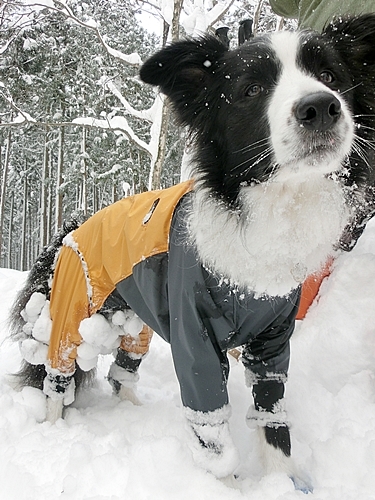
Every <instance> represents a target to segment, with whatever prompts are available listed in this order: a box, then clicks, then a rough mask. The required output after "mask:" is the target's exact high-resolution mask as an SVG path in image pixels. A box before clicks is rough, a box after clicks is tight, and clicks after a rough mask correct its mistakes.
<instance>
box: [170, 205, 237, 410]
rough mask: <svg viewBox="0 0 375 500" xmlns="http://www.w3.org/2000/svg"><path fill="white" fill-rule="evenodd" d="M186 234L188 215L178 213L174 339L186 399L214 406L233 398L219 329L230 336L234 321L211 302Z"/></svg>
mask: <svg viewBox="0 0 375 500" xmlns="http://www.w3.org/2000/svg"><path fill="white" fill-rule="evenodd" d="M185 209H186V207H185ZM181 211H182V212H184V208H182V210H181ZM177 212H178V211H176V213H177ZM186 238H187V236H186V230H185V225H184V222H183V217H181V218H180V217H179V216H178V215H177V216H176V215H175V217H174V219H173V222H172V230H171V234H170V251H169V264H168V301H169V312H170V344H171V350H172V355H173V361H174V364H175V370H176V374H177V378H178V381H179V384H180V390H181V399H182V403H183V405H184V406H185V407H189V408H191V409H192V410H196V411H202V412H210V411H214V410H217V409H218V408H222V407H223V406H224V405H226V404H227V403H228V393H227V388H226V385H227V376H228V370H229V365H228V359H227V357H226V353H225V351H223V350H222V349H220V347H219V345H218V343H217V340H216V337H215V335H214V333H217V331H218V330H219V329H220V330H221V331H222V334H223V336H226V335H228V334H229V332H230V330H231V326H230V325H227V324H226V320H225V318H223V317H222V316H221V315H218V317H216V318H213V315H214V313H213V314H210V311H215V305H214V304H210V303H209V301H210V295H209V293H208V292H207V286H206V283H205V278H204V273H203V270H202V266H201V264H200V263H199V262H198V259H197V256H196V254H195V251H194V249H193V248H192V247H191V246H190V245H184V242H185V241H186ZM214 320H216V321H217V324H215V332H214V331H213V328H212V322H213V321H214Z"/></svg>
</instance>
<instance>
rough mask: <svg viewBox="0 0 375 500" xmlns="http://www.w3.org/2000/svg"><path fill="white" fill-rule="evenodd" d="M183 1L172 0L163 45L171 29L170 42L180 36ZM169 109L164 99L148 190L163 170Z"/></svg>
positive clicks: (156, 183) (157, 185) (155, 185)
mask: <svg viewBox="0 0 375 500" xmlns="http://www.w3.org/2000/svg"><path fill="white" fill-rule="evenodd" d="M182 4H183V0H174V3H173V18H172V26H171V27H170V26H168V25H167V23H166V22H165V21H164V25H163V45H165V44H166V42H167V40H168V35H169V29H170V28H171V40H172V42H175V41H177V40H178V39H179V36H180V16H181V9H182ZM169 116H170V108H169V104H168V102H167V101H166V100H165V99H164V100H163V105H162V109H161V120H160V128H159V131H158V134H159V137H158V148H157V155H156V158H155V161H154V162H151V172H150V174H151V175H150V181H149V188H150V189H160V187H161V185H160V180H161V172H162V168H163V163H164V158H165V149H166V144H167V138H168V125H169Z"/></svg>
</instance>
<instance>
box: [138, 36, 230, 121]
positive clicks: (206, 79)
mask: <svg viewBox="0 0 375 500" xmlns="http://www.w3.org/2000/svg"><path fill="white" fill-rule="evenodd" d="M227 50H228V49H227V47H225V45H224V44H223V43H222V42H221V41H220V40H219V39H218V38H216V37H213V36H209V35H207V36H205V37H202V38H199V39H194V40H192V39H188V40H183V41H179V42H175V43H172V44H171V45H169V46H168V47H166V48H164V49H162V50H160V51H159V52H157V53H156V54H154V55H153V56H152V57H151V58H150V59H148V60H147V61H146V62H145V63H144V64H143V66H142V67H141V70H140V77H141V80H143V81H144V82H145V83H150V84H151V85H157V86H158V87H160V90H161V91H162V92H163V93H164V94H166V95H167V96H168V97H169V98H170V99H171V101H172V103H173V105H174V108H175V110H176V111H177V113H178V115H179V118H180V121H181V122H182V123H184V124H188V125H192V117H193V115H194V114H195V115H197V113H198V114H199V111H200V110H201V107H202V106H206V107H207V106H208V105H209V104H208V103H207V102H206V103H205V102H204V101H205V99H206V97H207V89H208V87H209V86H210V85H211V83H212V82H213V80H214V78H215V73H216V72H217V70H218V68H219V66H220V62H221V60H222V57H223V55H224V54H225V53H226V52H227Z"/></svg>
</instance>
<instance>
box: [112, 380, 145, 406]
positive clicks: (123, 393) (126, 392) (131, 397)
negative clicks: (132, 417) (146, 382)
mask: <svg viewBox="0 0 375 500" xmlns="http://www.w3.org/2000/svg"><path fill="white" fill-rule="evenodd" d="M117 395H118V397H119V398H120V399H121V401H130V402H131V403H133V405H135V406H142V403H141V402H140V401H139V399H138V397H137V395H136V393H135V392H134V390H133V389H131V388H130V387H125V386H124V385H122V386H121V387H120V390H119V391H118V393H117Z"/></svg>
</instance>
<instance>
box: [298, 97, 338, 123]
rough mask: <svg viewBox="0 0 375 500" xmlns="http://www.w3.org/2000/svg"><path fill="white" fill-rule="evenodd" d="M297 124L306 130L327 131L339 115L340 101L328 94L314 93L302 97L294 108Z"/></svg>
mask: <svg viewBox="0 0 375 500" xmlns="http://www.w3.org/2000/svg"><path fill="white" fill-rule="evenodd" d="M294 114H295V116H296V118H297V120H298V122H299V123H300V124H301V125H302V126H303V127H304V128H306V129H307V130H315V131H318V132H324V131H326V130H329V129H330V128H331V127H332V126H333V125H334V124H335V123H336V122H337V120H338V118H339V116H340V114H341V104H340V101H339V100H338V99H337V97H335V96H334V95H333V94H330V93H328V92H316V93H314V94H309V95H307V96H305V97H303V98H302V99H301V100H300V101H299V102H298V103H297V106H296V108H295V111H294Z"/></svg>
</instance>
